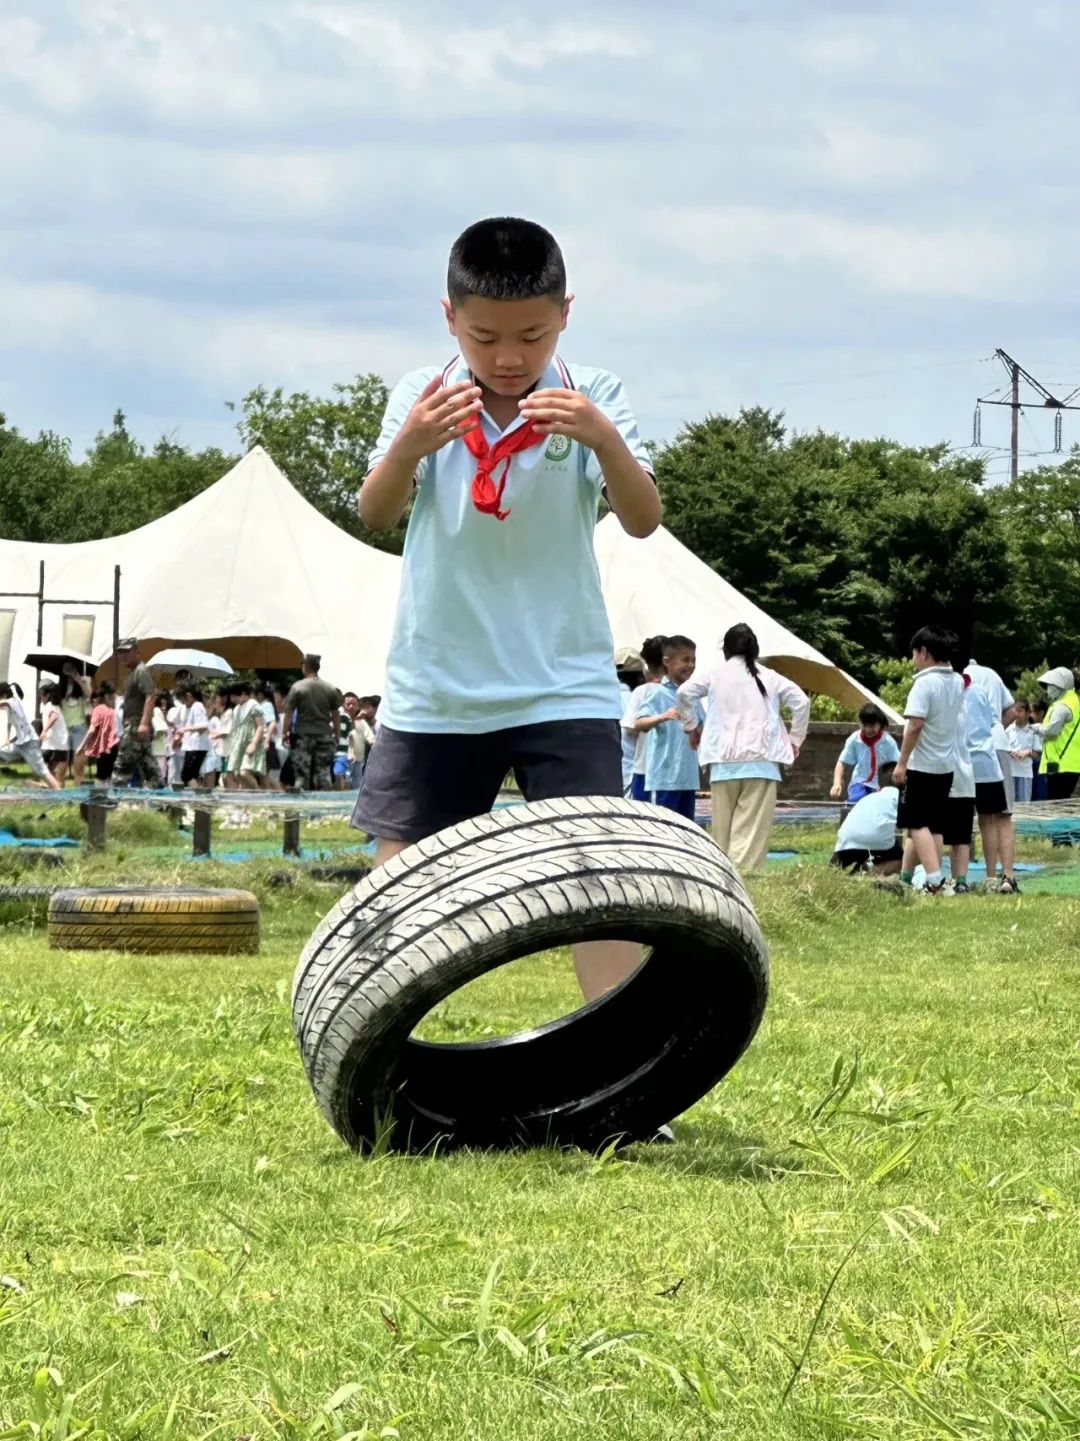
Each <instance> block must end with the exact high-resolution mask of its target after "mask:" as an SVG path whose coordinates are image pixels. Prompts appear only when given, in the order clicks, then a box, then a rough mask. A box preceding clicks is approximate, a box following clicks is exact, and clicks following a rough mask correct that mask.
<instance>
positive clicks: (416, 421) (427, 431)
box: [394, 375, 484, 464]
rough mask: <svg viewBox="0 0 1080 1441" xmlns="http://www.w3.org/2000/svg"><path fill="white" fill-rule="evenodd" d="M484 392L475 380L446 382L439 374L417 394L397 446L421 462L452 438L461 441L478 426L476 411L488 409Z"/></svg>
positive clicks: (417, 461) (447, 443)
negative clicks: (483, 396) (485, 405)
mask: <svg viewBox="0 0 1080 1441" xmlns="http://www.w3.org/2000/svg"><path fill="white" fill-rule="evenodd" d="M481 396H482V391H481V390H480V387H479V386H478V385H474V384H473V383H472V381H471V380H463V381H460V382H459V383H458V384H457V385H445V386H444V385H443V383H442V377H441V376H438V375H437V376H435V378H434V379H433V380H429V381H428V383H427V385H425V386H424V388H423V390H422V391H421V392H420V394H419V395H418V396H417V398H416V401H415V402H414V404H413V407H412V409H411V410H410V411H409V413H408V415H407V416H406V417H405V423H404V424H403V425H402V427H401V429H400V430H399V431H398V433H397V436H396V437H395V439H394V449H395V450H397V451H398V453H399V454H401V455H405V456H407V457H408V458H409V459H410V460H414V461H415V462H416V463H417V464H419V463H420V461H422V460H423V459H424V458H425V456H428V455H433V454H434V453H435V451H437V450H441V449H442V448H443V446H444V445H449V443H450V442H451V441H452V440H460V439H461V437H462V436H463V435H464V434H465V432H466V431H469V430H472V429H473V427H474V426H475V425H476V412H477V411H478V410H482V409H483V408H484V402H483V400H482V399H481Z"/></svg>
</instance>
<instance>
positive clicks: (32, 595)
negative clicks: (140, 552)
mask: <svg viewBox="0 0 1080 1441" xmlns="http://www.w3.org/2000/svg"><path fill="white" fill-rule="evenodd" d="M0 600H36V601H37V645H38V648H39V649H40V648H41V646H42V644H43V638H44V634H45V607H46V606H47V605H107V606H109V607H110V608H111V609H112V622H113V624H112V640H113V646H112V648H113V671H114V674H113V682H114V684H115V685H117V687H118V688H119V682H120V669H119V666H120V663H119V660H118V659H117V654H116V647H117V646H118V645H119V644H120V567H119V566H118V565H114V566H113V593H112V599H111V600H100V599H99V600H73V599H69V598H66V597H59V598H53V597H50V596H47V595H46V594H45V562H44V561H43V560H42V561H40V562H39V563H38V588H37V590H5V591H0ZM36 675H37V682H36V684H35V686H34V714H35V715H38V714H40V711H41V671H40V669H39V670H37V671H36Z"/></svg>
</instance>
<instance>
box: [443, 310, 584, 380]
mask: <svg viewBox="0 0 1080 1441" xmlns="http://www.w3.org/2000/svg"><path fill="white" fill-rule="evenodd" d="M572 299H573V296H570V295H568V296H567V297H566V298H565V299H564V300H560V299H558V298H557V297H555V296H550V295H541V296H539V297H538V298H537V299H535V300H485V299H484V298H483V297H481V296H479V295H470V296H469V298H468V299H467V300H463V301H462V302H461V304H460V305H459V306H458V307H457V308H456V309H455V308H454V307H453V306H451V304H450V302H449V301H448V300H444V301H443V309H444V310H445V311H446V323H447V325H449V327H450V334H451V335H452V336H454V338H455V339H456V340H457V343H458V346H459V348H460V350H461V353H462V355H463V356H464V358H465V363H466V365H468V367H469V369H470V370H471V371H472V373H473V375H474V376H475V377H476V379H477V380H478V381H479V382H480V384H481V385H483V386H485V387H486V388H487V389H488V390H490V391H493V392H494V393H495V394H496V395H505V396H518V395H524V394H525V393H526V392H527V391H529V390H531V389H532V387H533V386H534V385H535V384H536V382H537V381H538V380H539V379H540V377H541V376H542V375H543V373H544V371H545V370H546V369H547V367H548V364H549V362H550V360H551V357H552V356H553V355H554V354H555V347H556V345H557V344H558V341H559V336H560V335H561V334H562V332H563V331H564V330H565V329H566V319H567V316H568V315H569V313H570V302H571V300H572Z"/></svg>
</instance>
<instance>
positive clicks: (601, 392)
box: [581, 370, 653, 485]
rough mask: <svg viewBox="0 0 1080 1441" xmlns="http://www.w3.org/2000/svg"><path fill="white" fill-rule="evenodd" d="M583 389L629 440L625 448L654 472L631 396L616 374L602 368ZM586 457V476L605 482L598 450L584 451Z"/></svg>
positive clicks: (638, 461) (589, 478)
mask: <svg viewBox="0 0 1080 1441" xmlns="http://www.w3.org/2000/svg"><path fill="white" fill-rule="evenodd" d="M581 389H582V391H583V392H584V393H585V394H586V395H587V396H588V397H589V399H590V400H591V401H592V403H593V405H595V406H596V408H597V409H598V410H601V411H603V413H604V415H606V416H607V418H608V420H610V421H611V422H612V424H613V425H614V426H615V429H616V430H617V431H618V432H619V434H620V435H621V436H622V438H623V440H624V441H625V442H626V448H627V450H629V452H630V454H631V455H632V456H633V457H634V459H635V460H636V461H637V463H638V465H640V466H642V467H643V468H644V469H645V470H647V471H648V472H649V474H650V475H652V472H653V463H652V458H651V457H650V455H649V452H648V451H647V450H646V449H645V442H644V441H643V440H642V438H641V434H640V432H639V430H638V423H637V419H636V417H635V415H634V412H633V410H631V408H630V399H629V397H628V396H627V394H626V387H625V386H624V385H623V383H622V381H621V380H620V379H619V377H618V376H617V375H612V374H611V372H610V371H607V370H603V371H600V372H598V373H597V375H596V376H595V378H592V379H590V380H589V381H588V382H587V383H586V384H585V385H583V386H582V387H581ZM584 456H585V478H586V479H587V480H591V481H593V483H594V484H596V485H601V484H602V483H603V479H604V475H603V471H602V470H601V469H600V462H599V461H598V460H597V458H596V455H595V452H593V451H591V450H584Z"/></svg>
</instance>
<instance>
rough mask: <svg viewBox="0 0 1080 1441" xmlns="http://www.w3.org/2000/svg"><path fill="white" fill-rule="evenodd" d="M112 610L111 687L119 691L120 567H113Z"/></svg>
mask: <svg viewBox="0 0 1080 1441" xmlns="http://www.w3.org/2000/svg"><path fill="white" fill-rule="evenodd" d="M112 604H113V610H112V648H113V685H114V686H115V687H116V689H117V690H119V689H120V656H119V653H118V650H117V648H118V646H119V645H120V567H119V566H118V565H116V566H114V567H113V603H112Z"/></svg>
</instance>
